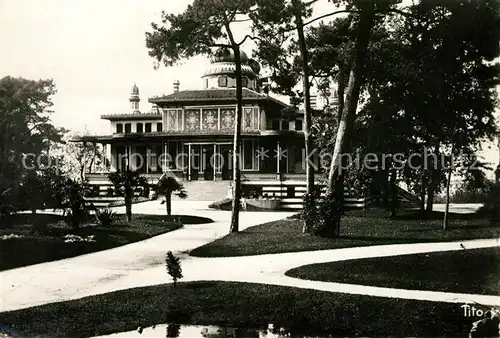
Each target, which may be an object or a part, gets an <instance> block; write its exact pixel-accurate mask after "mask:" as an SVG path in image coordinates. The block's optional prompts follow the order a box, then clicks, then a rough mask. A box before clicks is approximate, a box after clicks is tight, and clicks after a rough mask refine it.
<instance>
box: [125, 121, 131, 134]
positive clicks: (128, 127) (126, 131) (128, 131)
mask: <svg viewBox="0 0 500 338" xmlns="http://www.w3.org/2000/svg"><path fill="white" fill-rule="evenodd" d="M131 132H132V125H131V124H130V123H125V133H127V134H129V133H131Z"/></svg>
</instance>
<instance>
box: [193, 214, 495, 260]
mask: <svg viewBox="0 0 500 338" xmlns="http://www.w3.org/2000/svg"><path fill="white" fill-rule="evenodd" d="M450 218H451V219H450V225H449V229H448V230H447V231H443V230H442V229H441V227H442V213H439V212H435V213H434V214H433V215H432V217H431V219H424V218H423V217H422V216H421V215H420V214H419V213H417V212H414V211H407V212H405V213H402V214H401V215H400V216H398V217H396V218H391V217H389V214H388V213H387V212H386V211H381V210H377V209H368V210H363V211H352V212H348V213H347V214H346V215H345V216H344V218H343V219H342V225H341V236H340V237H339V238H322V237H317V236H309V235H303V234H302V221H301V220H299V219H297V217H295V218H289V219H285V220H279V221H276V222H271V223H267V224H261V225H257V226H254V227H251V228H247V229H246V230H244V231H241V232H239V233H233V234H229V235H227V236H225V237H223V238H221V239H218V240H216V241H214V242H212V243H209V244H206V245H204V246H201V247H199V248H196V249H194V250H193V251H191V253H190V254H191V255H192V256H200V257H229V256H246V255H260V254H271V253H281V252H296V251H312V250H325V249H336V248H346V247H354V246H366V245H380V244H395V243H414V242H433V241H434V242H436V241H452V240H462V239H477V238H497V237H499V236H500V225H498V226H490V225H489V221H488V220H487V219H483V218H480V217H478V216H475V215H460V214H451V215H450Z"/></svg>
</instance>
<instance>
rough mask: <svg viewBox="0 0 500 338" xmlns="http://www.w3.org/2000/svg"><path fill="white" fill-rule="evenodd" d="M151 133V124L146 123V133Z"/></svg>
mask: <svg viewBox="0 0 500 338" xmlns="http://www.w3.org/2000/svg"><path fill="white" fill-rule="evenodd" d="M150 132H151V123H146V133H150Z"/></svg>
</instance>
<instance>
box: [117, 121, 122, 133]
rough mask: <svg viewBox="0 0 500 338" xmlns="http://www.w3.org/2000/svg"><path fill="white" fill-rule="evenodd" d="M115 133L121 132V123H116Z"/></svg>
mask: <svg viewBox="0 0 500 338" xmlns="http://www.w3.org/2000/svg"><path fill="white" fill-rule="evenodd" d="M116 133H117V134H121V133H123V124H121V123H117V124H116Z"/></svg>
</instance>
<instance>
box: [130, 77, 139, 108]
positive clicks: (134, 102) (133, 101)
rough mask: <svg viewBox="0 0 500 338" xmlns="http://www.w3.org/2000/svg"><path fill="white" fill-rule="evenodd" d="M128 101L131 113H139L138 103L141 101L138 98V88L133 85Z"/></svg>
mask: <svg viewBox="0 0 500 338" xmlns="http://www.w3.org/2000/svg"><path fill="white" fill-rule="evenodd" d="M128 100H129V101H130V110H131V111H132V113H140V111H139V102H140V101H141V98H140V97H139V87H137V85H136V84H135V83H134V86H133V87H132V90H131V91H130V97H129V99H128Z"/></svg>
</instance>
